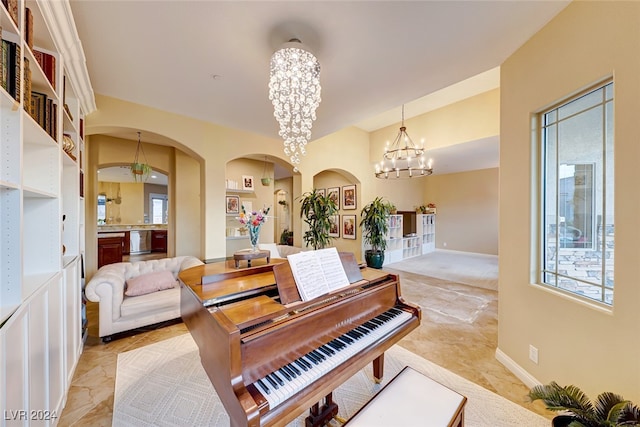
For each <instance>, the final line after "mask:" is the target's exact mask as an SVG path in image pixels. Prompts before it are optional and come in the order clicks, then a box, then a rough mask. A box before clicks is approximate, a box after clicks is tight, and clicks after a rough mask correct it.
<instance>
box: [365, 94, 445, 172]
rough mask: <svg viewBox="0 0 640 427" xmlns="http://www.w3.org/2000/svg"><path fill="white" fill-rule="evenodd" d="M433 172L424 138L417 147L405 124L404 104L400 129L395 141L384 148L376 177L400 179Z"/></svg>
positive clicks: (377, 165) (377, 166)
mask: <svg viewBox="0 0 640 427" xmlns="http://www.w3.org/2000/svg"><path fill="white" fill-rule="evenodd" d="M432 173H433V169H432V168H431V159H429V162H428V163H426V162H425V159H424V140H422V146H421V147H417V146H416V145H415V144H414V143H413V141H412V140H411V138H410V137H409V134H408V133H407V128H406V127H405V125H404V105H402V123H401V125H400V131H399V132H398V135H397V136H396V139H395V140H394V141H393V144H391V145H390V144H389V142H388V141H387V145H386V147H385V149H384V155H383V156H382V160H381V161H380V163H378V164H376V172H375V174H376V178H384V179H389V178H391V179H400V178H417V177H422V176H429V175H431V174H432Z"/></svg>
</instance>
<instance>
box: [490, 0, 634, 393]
mask: <svg viewBox="0 0 640 427" xmlns="http://www.w3.org/2000/svg"><path fill="white" fill-rule="evenodd" d="M639 24H640V3H637V2H586V1H574V2H572V3H571V4H570V5H569V6H568V7H567V8H566V9H565V10H564V11H562V12H561V13H560V14H559V15H558V16H557V17H556V18H555V19H553V20H552V21H551V22H550V23H549V24H548V25H547V26H545V27H544V28H543V29H542V30H541V31H540V32H539V33H538V34H536V35H535V36H534V37H532V38H531V39H530V40H529V41H528V42H527V43H526V44H525V45H524V46H522V47H521V48H520V49H519V50H517V51H516V52H515V53H514V54H513V55H512V56H511V57H510V58H508V60H507V61H505V63H504V64H503V66H502V69H501V94H502V97H501V104H502V110H501V134H500V265H499V270H500V285H499V286H500V287H499V304H500V311H499V339H498V346H499V349H498V353H497V354H498V356H499V357H501V358H502V359H503V360H504V361H505V362H506V363H507V364H511V368H512V369H515V370H516V371H518V372H519V373H520V374H521V376H523V377H527V376H529V378H530V379H532V380H533V379H537V380H539V381H541V382H543V383H547V382H549V381H551V380H555V381H557V382H558V383H560V384H563V385H564V384H575V385H577V386H579V387H581V388H582V389H583V390H584V391H585V392H586V393H587V394H588V395H590V396H592V397H595V396H596V395H597V394H598V393H601V392H603V391H612V392H617V393H619V394H622V395H623V396H624V397H625V398H627V399H631V400H633V401H635V402H636V403H637V402H639V401H640V386H639V385H640V363H639V362H638V360H639V358H638V354H639V353H640V341H639V340H638V339H637V337H638V331H640V310H639V309H638V303H639V302H640V286H639V283H640V267H639V266H640V264H639V263H638V260H639V259H640V245H638V242H640V227H639V225H640V222H639V221H638V218H637V214H638V211H639V207H640V192H638V191H637V182H638V179H637V169H638V159H640V144H638V135H639V134H640V120H638V111H640V79H639V78H638V76H640V55H639V54H638V52H640V31H639V28H640V25H639ZM611 75H613V77H614V84H615V87H614V103H615V107H614V109H615V118H614V129H615V131H614V132H615V193H616V198H615V200H616V201H615V231H616V236H615V263H616V264H615V297H614V306H613V307H612V309H602V308H599V307H598V306H596V305H595V304H589V303H585V302H581V301H578V300H577V299H573V298H570V297H564V296H561V295H559V294H557V293H555V292H553V291H549V290H546V289H545V288H542V287H540V286H536V285H535V284H532V283H535V281H536V277H535V272H536V270H537V268H536V263H535V260H536V256H537V251H536V241H535V238H534V236H535V233H534V232H533V231H532V229H533V228H534V226H535V212H536V211H537V210H538V209H539V207H538V206H537V205H536V203H535V200H536V197H535V194H536V193H535V189H536V187H535V184H534V182H535V180H533V179H532V178H531V176H532V173H533V174H534V175H535V171H536V168H535V166H534V165H535V162H536V158H535V156H534V155H533V153H534V150H533V147H532V139H533V138H532V134H531V118H532V114H533V113H535V112H536V111H539V110H540V109H542V108H544V107H547V106H550V105H552V104H554V103H556V102H558V101H559V100H562V99H563V98H565V97H567V96H568V95H571V94H572V93H575V92H576V91H579V90H580V89H582V88H585V87H587V86H590V85H592V84H595V83H597V82H599V81H601V80H602V79H603V78H606V77H608V76H611ZM530 344H531V345H534V346H535V347H537V348H538V351H539V363H538V364H534V363H533V362H531V361H529V358H528V350H529V345H530ZM508 366H509V365H508Z"/></svg>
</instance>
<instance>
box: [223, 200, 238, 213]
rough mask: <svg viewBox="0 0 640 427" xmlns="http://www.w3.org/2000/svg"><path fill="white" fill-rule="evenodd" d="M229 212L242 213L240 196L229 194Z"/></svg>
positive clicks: (227, 204)
mask: <svg viewBox="0 0 640 427" xmlns="http://www.w3.org/2000/svg"><path fill="white" fill-rule="evenodd" d="M226 206H227V213H228V214H237V213H240V197H239V196H227V203H226Z"/></svg>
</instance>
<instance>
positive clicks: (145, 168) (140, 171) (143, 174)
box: [130, 163, 153, 182]
mask: <svg viewBox="0 0 640 427" xmlns="http://www.w3.org/2000/svg"><path fill="white" fill-rule="evenodd" d="M130 167H131V174H132V175H133V179H134V180H135V181H136V182H138V181H146V180H147V179H148V178H149V175H151V172H153V169H152V168H151V166H149V165H148V164H146V163H131V166H130Z"/></svg>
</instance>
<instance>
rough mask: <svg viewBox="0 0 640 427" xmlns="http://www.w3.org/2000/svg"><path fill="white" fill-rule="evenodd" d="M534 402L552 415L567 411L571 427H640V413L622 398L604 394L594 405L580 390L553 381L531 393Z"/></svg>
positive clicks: (537, 387)
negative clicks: (541, 402) (539, 402)
mask: <svg viewBox="0 0 640 427" xmlns="http://www.w3.org/2000/svg"><path fill="white" fill-rule="evenodd" d="M529 398H530V399H531V401H535V400H538V399H540V400H542V401H543V402H544V403H545V404H546V405H547V409H548V410H550V411H554V412H557V411H566V412H568V414H569V415H560V416H558V418H559V417H569V420H570V424H569V423H567V425H568V426H570V427H605V426H606V427H608V426H637V425H640V409H639V408H638V407H637V406H635V405H633V404H632V403H631V402H630V401H628V400H624V399H623V398H622V396H620V395H617V394H614V393H611V392H605V393H602V394H600V395H598V397H597V398H596V400H595V401H594V402H591V400H589V398H588V397H587V395H586V394H585V393H584V392H583V391H582V390H580V389H579V388H578V387H576V386H573V385H568V386H566V387H561V386H559V385H558V384H557V383H556V382H554V381H552V382H550V383H549V384H547V385H538V386H535V387H533V388H532V389H531V391H530V392H529Z"/></svg>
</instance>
